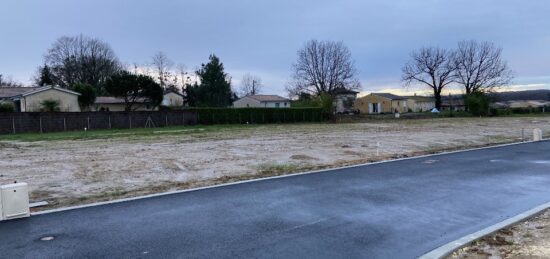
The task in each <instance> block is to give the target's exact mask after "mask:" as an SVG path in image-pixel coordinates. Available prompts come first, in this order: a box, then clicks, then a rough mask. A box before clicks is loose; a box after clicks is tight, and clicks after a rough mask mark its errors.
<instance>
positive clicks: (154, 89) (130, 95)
mask: <svg viewBox="0 0 550 259" xmlns="http://www.w3.org/2000/svg"><path fill="white" fill-rule="evenodd" d="M105 90H106V91H107V93H108V94H109V95H112V96H115V97H120V98H123V99H124V104H125V110H126V111H135V110H137V109H138V108H140V107H141V106H143V105H145V104H149V105H151V106H153V107H156V106H159V105H160V103H161V102H162V99H163V97H164V93H163V90H162V87H160V85H159V84H158V83H157V82H155V80H153V78H151V77H150V76H145V75H135V74H131V73H129V72H127V71H120V72H118V73H117V74H115V75H113V76H111V77H110V78H109V79H107V81H106V83H105Z"/></svg>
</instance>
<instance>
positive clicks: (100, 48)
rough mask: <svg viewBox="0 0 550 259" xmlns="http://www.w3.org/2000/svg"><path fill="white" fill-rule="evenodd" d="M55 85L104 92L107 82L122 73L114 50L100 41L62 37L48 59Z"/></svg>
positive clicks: (80, 37)
mask: <svg viewBox="0 0 550 259" xmlns="http://www.w3.org/2000/svg"><path fill="white" fill-rule="evenodd" d="M45 59H46V64H47V65H48V66H49V67H50V68H51V74H52V79H53V82H54V84H57V85H59V86H62V87H66V88H70V87H72V86H73V85H75V84H76V83H86V84H90V85H92V86H94V87H96V88H97V90H98V93H101V92H103V91H102V90H103V85H104V83H105V81H106V80H107V78H109V77H110V76H111V75H113V74H114V73H116V72H117V71H119V70H120V69H121V65H120V63H119V61H118V59H117V57H116V55H115V53H114V51H113V50H112V49H111V47H110V46H109V45H108V44H107V43H105V42H103V41H100V40H98V39H95V38H89V37H85V36H83V35H79V36H76V37H67V36H64V37H61V38H59V39H58V40H57V41H56V42H55V43H54V44H53V46H52V47H51V48H50V49H49V50H48V53H47V54H46V55H45Z"/></svg>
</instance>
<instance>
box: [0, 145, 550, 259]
mask: <svg viewBox="0 0 550 259" xmlns="http://www.w3.org/2000/svg"><path fill="white" fill-rule="evenodd" d="M549 201H550V142H548V141H544V142H537V143H528V144H521V145H512V146H507V147H497V148H491V149H483V150H476V151H469V152H460V153H454V154H445V155H438V156H431V157H424V158H416V159H409V160H401V161H395V162H389V163H380V164H373V165H367V166H360V167H354V168H346V169H337V170H331V171H326V172H321V173H314V174H306V175H299V176H292V177H285V178H277V179H270V180H265V181H257V182H249V183H243V184H237V185H230V186H224V187H217V188H210V189H204V190H198V191H192V192H186V193H179V194H173V195H167V196H160V197H155V198H148V199H140V200H135V201H129V202H122V203H116V204H109V205H103V206H95V207H89V208H83V209H76V210H69V211H63V212H57V213H50V214H44V215H39V216H33V217H31V218H29V219H23V220H15V221H7V222H1V223H0V237H2V240H1V241H0V257H1V258H22V257H27V258H44V257H56V258H60V257H64V258H85V257H88V258H89V257H94V258H97V257H109V258H176V257H177V258H230V257H241V258H415V257H417V256H420V255H422V254H424V253H426V252H428V251H430V250H432V249H434V248H436V247H439V246H441V245H443V244H445V243H447V242H450V241H452V240H455V239H457V238H459V237H462V236H464V235H467V234H470V233H472V232H475V231H477V230H480V229H482V228H485V227H488V226H490V225H493V224H495V223H497V222H500V221H502V220H504V219H506V218H509V217H511V216H514V215H517V214H519V213H521V212H523V211H526V210H528V209H531V208H533V207H536V206H538V205H541V204H543V203H546V202H549ZM48 236H53V237H55V239H53V240H51V241H41V240H40V239H41V238H42V237H48Z"/></svg>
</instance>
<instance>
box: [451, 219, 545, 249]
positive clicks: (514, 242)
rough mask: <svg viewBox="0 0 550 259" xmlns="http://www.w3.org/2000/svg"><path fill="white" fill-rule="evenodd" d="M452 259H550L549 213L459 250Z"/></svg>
mask: <svg viewBox="0 0 550 259" xmlns="http://www.w3.org/2000/svg"><path fill="white" fill-rule="evenodd" d="M451 258H461V259H482V258H490V259H500V258H503V259H504V258H507V259H508V258H517V259H520V258H533V259H535V258H540V259H542V258H550V210H547V211H546V212H544V213H542V214H540V215H538V216H536V217H534V218H531V219H529V220H526V221H524V222H522V223H519V224H517V225H515V226H512V227H510V228H507V229H503V230H501V231H499V232H497V233H495V234H493V235H490V236H487V237H485V238H483V239H481V240H479V241H477V242H475V243H474V244H472V245H470V246H467V247H465V248H463V249H460V250H458V251H456V252H455V253H454V254H453V255H451V256H449V257H447V259H451Z"/></svg>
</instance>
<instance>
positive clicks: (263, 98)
mask: <svg viewBox="0 0 550 259" xmlns="http://www.w3.org/2000/svg"><path fill="white" fill-rule="evenodd" d="M246 97H248V98H251V99H254V100H256V101H260V102H286V101H289V99H287V98H284V97H281V96H278V95H259V94H257V95H249V96H245V97H243V98H246ZM241 99H242V98H241Z"/></svg>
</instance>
